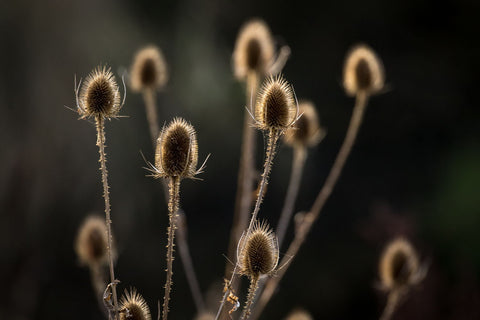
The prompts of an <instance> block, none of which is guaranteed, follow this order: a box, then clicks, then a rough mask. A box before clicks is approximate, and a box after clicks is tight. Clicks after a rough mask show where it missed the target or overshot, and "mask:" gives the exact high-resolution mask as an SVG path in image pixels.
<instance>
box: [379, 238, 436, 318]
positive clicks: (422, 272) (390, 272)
mask: <svg viewBox="0 0 480 320" xmlns="http://www.w3.org/2000/svg"><path fill="white" fill-rule="evenodd" d="M378 269H379V276H380V286H379V288H380V290H382V291H384V292H386V293H387V294H388V297H387V303H386V305H385V309H384V310H383V313H382V315H381V316H380V320H389V319H391V318H392V316H393V314H394V312H395V310H396V308H397V307H398V305H399V304H400V302H401V301H402V299H403V298H404V297H406V296H407V294H408V292H409V291H410V289H411V288H412V287H414V286H416V285H418V284H419V283H420V282H421V281H422V280H423V279H424V278H425V276H426V274H427V269H428V267H427V265H426V264H423V265H422V264H420V261H419V258H418V254H417V252H416V250H415V249H414V248H413V246H412V245H411V243H410V242H409V241H408V240H407V239H405V238H402V237H399V238H396V239H394V240H392V241H391V242H389V243H388V244H387V245H386V247H385V249H384V251H383V253H382V255H381V257H380V262H379V268H378Z"/></svg>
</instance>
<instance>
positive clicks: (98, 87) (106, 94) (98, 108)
mask: <svg viewBox="0 0 480 320" xmlns="http://www.w3.org/2000/svg"><path fill="white" fill-rule="evenodd" d="M77 107H78V112H79V113H80V115H81V117H82V118H88V117H91V116H101V117H103V118H112V117H116V116H117V115H118V112H119V111H120V108H121V106H120V93H119V89H118V85H117V82H116V81H115V77H114V76H113V73H112V71H111V70H110V68H107V67H105V66H104V67H97V68H95V69H94V70H93V71H92V72H91V73H90V74H89V75H88V77H87V78H86V79H85V82H84V83H83V86H82V90H81V92H80V97H78V96H77Z"/></svg>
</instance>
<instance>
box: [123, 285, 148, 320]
mask: <svg viewBox="0 0 480 320" xmlns="http://www.w3.org/2000/svg"><path fill="white" fill-rule="evenodd" d="M151 319H152V316H151V315H150V309H149V308H148V305H147V302H145V299H143V297H142V296H141V295H140V294H139V293H138V292H137V290H136V289H135V288H133V289H130V291H127V290H125V292H124V294H123V296H122V299H121V300H120V320H151Z"/></svg>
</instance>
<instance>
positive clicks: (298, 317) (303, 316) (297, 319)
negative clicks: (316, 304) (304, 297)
mask: <svg viewBox="0 0 480 320" xmlns="http://www.w3.org/2000/svg"><path fill="white" fill-rule="evenodd" d="M286 320H313V317H312V316H311V315H310V313H308V312H307V311H305V310H302V309H297V310H293V311H292V312H291V313H290V314H289V315H288V316H287V318H286Z"/></svg>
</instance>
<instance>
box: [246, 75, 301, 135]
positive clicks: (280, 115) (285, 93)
mask: <svg viewBox="0 0 480 320" xmlns="http://www.w3.org/2000/svg"><path fill="white" fill-rule="evenodd" d="M297 114H298V109H297V105H296V103H295V98H294V93H293V89H292V87H291V85H290V84H289V83H288V82H287V81H286V80H285V79H284V78H283V77H282V76H276V77H270V78H268V79H267V80H266V81H265V82H264V84H263V86H262V88H261V90H260V92H259V95H258V99H257V103H256V107H255V120H256V123H257V126H258V128H259V129H261V130H271V129H275V130H285V129H288V128H289V127H291V126H292V124H294V122H295V120H296V119H295V118H296V116H297Z"/></svg>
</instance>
